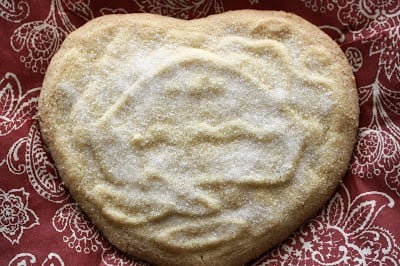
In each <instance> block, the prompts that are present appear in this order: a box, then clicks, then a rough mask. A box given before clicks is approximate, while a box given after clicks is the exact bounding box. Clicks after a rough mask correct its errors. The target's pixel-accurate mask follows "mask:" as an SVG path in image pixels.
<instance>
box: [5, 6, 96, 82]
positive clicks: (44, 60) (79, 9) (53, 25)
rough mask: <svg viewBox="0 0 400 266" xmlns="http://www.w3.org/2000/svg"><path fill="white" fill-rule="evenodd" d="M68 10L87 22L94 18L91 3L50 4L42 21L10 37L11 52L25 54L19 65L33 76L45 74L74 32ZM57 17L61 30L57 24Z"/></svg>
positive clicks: (18, 30) (27, 25) (21, 57)
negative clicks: (66, 39) (36, 73)
mask: <svg viewBox="0 0 400 266" xmlns="http://www.w3.org/2000/svg"><path fill="white" fill-rule="evenodd" d="M66 9H67V10H70V11H71V12H74V13H75V14H77V15H78V16H80V17H82V18H83V19H85V20H90V19H92V18H93V13H92V11H91V10H90V8H89V0H51V6H50V13H49V14H48V16H47V17H46V18H45V19H44V20H43V21H32V22H28V23H25V24H22V25H21V26H20V27H19V28H17V29H16V30H15V31H14V33H13V35H12V36H11V46H12V48H13V49H14V50H15V51H16V52H19V53H22V55H21V56H20V57H19V59H20V61H21V62H22V63H24V65H25V67H27V68H30V69H32V71H33V72H39V73H41V74H44V73H45V71H46V68H47V65H48V64H49V62H50V59H51V58H52V57H53V55H54V54H55V53H56V52H57V51H58V49H59V47H60V45H61V43H62V41H63V40H64V39H65V37H66V36H67V34H68V32H71V31H73V30H75V28H76V27H75V26H74V25H73V24H72V23H71V21H70V19H69V18H68V16H67V13H66V12H65V10H66ZM57 15H58V17H59V19H60V20H61V22H62V25H61V26H60V25H58V23H57V21H58V20H57Z"/></svg>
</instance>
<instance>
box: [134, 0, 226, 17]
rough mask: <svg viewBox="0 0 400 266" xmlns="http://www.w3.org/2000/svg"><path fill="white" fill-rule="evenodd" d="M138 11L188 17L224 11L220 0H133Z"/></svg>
mask: <svg viewBox="0 0 400 266" xmlns="http://www.w3.org/2000/svg"><path fill="white" fill-rule="evenodd" d="M134 1H135V2H136V4H137V5H138V6H139V9H140V11H142V12H150V13H155V14H160V15H165V16H171V17H177V18H183V19H189V18H199V17H202V16H205V15H207V14H211V13H221V12H223V11H224V8H223V5H222V0H195V1H189V0H169V1H163V0H134Z"/></svg>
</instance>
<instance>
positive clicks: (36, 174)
mask: <svg viewBox="0 0 400 266" xmlns="http://www.w3.org/2000/svg"><path fill="white" fill-rule="evenodd" d="M21 153H23V154H24V156H22V158H21V156H19V154H21ZM4 162H5V163H6V165H7V166H8V170H9V171H11V172H12V173H14V174H18V175H20V174H24V173H26V174H27V175H28V178H29V182H30V184H31V185H32V187H33V188H34V189H35V191H36V192H37V193H38V194H39V195H40V196H41V197H43V198H45V199H47V200H48V201H51V202H55V203H61V202H64V201H66V200H67V199H68V198H69V194H68V193H67V190H66V188H65V187H64V184H63V182H62V180H61V178H60V177H59V176H58V173H57V170H56V168H55V166H54V163H53V162H52V161H51V158H50V155H49V154H48V153H47V151H46V150H45V147H44V144H43V141H42V138H41V135H40V131H39V121H38V120H37V119H35V120H34V121H33V123H32V125H31V127H30V129H29V133H28V136H26V137H22V138H20V139H18V140H17V141H16V142H15V143H14V144H13V145H12V146H11V148H10V150H9V151H8V153H7V156H6V159H5V160H3V161H2V162H0V166H1V165H2V164H4Z"/></svg>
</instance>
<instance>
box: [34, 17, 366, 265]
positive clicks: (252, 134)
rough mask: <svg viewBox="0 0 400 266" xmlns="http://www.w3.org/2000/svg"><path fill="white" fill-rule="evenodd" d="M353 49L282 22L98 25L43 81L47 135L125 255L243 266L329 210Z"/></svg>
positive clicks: (79, 196)
mask: <svg viewBox="0 0 400 266" xmlns="http://www.w3.org/2000/svg"><path fill="white" fill-rule="evenodd" d="M358 112H359V109H358V98H357V93H356V88H355V83H354V77H353V75H352V71H351V68H350V66H349V65H348V63H347V61H346V58H345V57H344V55H343V53H342V52H341V50H340V48H339V47H338V46H337V45H336V44H335V43H334V42H333V41H332V40H331V39H330V38H329V37H328V36H327V35H325V34H324V33H323V32H321V31H320V30H319V29H318V28H317V27H315V26H313V25H311V24H310V23H308V22H306V21H305V20H303V19H301V18H300V17H297V16H295V15H292V14H288V13H285V12H273V11H251V10H243V11H232V12H227V13H223V14H219V15H213V16H210V17H207V18H203V19H197V20H192V21H183V20H178V19H173V18H167V17H161V16H157V15H151V14H129V15H110V16H105V17H101V18H97V19H95V20H93V21H91V22H89V23H87V24H86V25H84V26H83V27H81V28H79V29H78V30H76V31H75V32H73V33H71V34H70V35H69V36H68V37H67V39H66V40H65V42H64V43H63V45H62V47H61V49H60V51H59V52H58V53H57V54H56V55H55V57H54V58H53V60H52V62H51V64H50V66H49V68H48V71H47V73H46V77H45V81H44V84H43V89H42V94H41V98H40V103H39V115H40V125H41V131H42V134H43V137H44V140H45V142H46V144H47V145H48V147H49V150H50V152H51V154H52V156H53V158H54V160H55V163H56V166H57V167H58V169H59V173H60V176H61V178H62V179H63V181H64V182H65V184H66V186H67V187H68V188H69V190H70V192H71V194H72V196H73V197H74V199H75V200H76V201H77V202H78V203H79V205H80V206H81V207H82V209H83V210H84V211H85V212H86V213H87V214H88V216H89V217H90V218H91V219H92V221H93V223H94V224H95V225H96V226H97V227H98V228H99V229H100V230H101V231H102V232H103V233H104V235H105V236H106V237H107V238H108V240H109V241H110V242H111V243H112V244H114V245H115V246H116V247H117V248H119V249H121V250H122V251H125V252H127V253H128V254H131V255H134V256H138V257H140V258H143V259H145V260H148V261H150V262H153V263H156V264H160V265H241V264H243V263H245V262H246V261H248V260H250V259H252V258H254V257H255V256H257V255H259V254H261V253H262V252H263V251H266V250H267V249H269V248H271V247H273V246H274V245H276V244H278V243H279V242H280V241H282V240H284V238H286V237H287V236H288V235H289V234H290V233H291V232H293V230H295V229H296V228H297V227H299V226H300V225H301V224H302V223H303V222H304V221H305V220H306V219H307V218H309V217H310V216H312V215H313V214H314V213H315V212H316V211H318V209H319V208H321V207H322V206H323V204H324V203H325V202H326V201H327V200H328V199H329V197H330V196H331V194H332V192H333V191H334V189H335V188H336V186H337V185H338V183H339V181H340V179H341V178H342V176H343V175H344V173H345V171H346V168H347V165H348V162H349V159H350V156H351V152H352V147H353V144H354V141H355V134H356V130H357V126H358Z"/></svg>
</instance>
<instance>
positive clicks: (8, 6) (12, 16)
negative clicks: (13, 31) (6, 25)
mask: <svg viewBox="0 0 400 266" xmlns="http://www.w3.org/2000/svg"><path fill="white" fill-rule="evenodd" d="M29 13H30V9H29V5H28V3H27V2H25V1H22V0H0V17H2V18H4V19H5V20H8V21H10V22H14V23H18V22H21V21H22V20H24V19H26V18H27V17H28V16H29Z"/></svg>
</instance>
